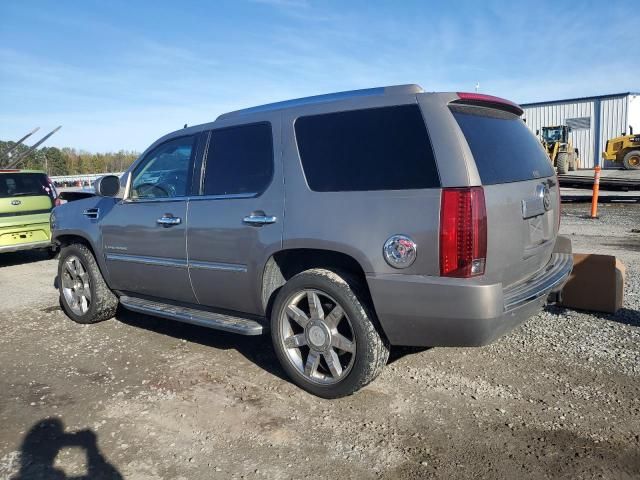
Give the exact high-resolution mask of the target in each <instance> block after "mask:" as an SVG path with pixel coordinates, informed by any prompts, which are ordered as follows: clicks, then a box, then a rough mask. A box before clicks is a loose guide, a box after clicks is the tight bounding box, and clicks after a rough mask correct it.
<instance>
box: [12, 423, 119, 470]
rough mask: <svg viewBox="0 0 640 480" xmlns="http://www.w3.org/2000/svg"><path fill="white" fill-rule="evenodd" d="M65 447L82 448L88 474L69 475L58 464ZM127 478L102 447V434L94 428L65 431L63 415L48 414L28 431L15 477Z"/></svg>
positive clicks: (21, 448)
mask: <svg viewBox="0 0 640 480" xmlns="http://www.w3.org/2000/svg"><path fill="white" fill-rule="evenodd" d="M65 448H79V449H81V450H82V451H83V452H84V454H85V457H86V466H85V469H84V470H85V471H86V475H81V476H77V475H73V476H68V475H67V474H66V472H64V471H63V470H62V469H60V468H58V467H56V466H55V460H56V457H57V456H58V454H59V453H60V452H61V451H62V450H63V449H65ZM122 478H124V477H123V476H122V475H121V474H120V472H118V470H117V469H116V468H115V467H114V466H113V465H111V464H110V463H109V462H108V461H107V460H106V459H105V457H104V455H103V454H102V452H100V449H99V448H98V437H97V435H96V434H95V432H94V431H93V430H91V429H85V430H79V431H76V432H65V428H64V424H63V423H62V421H61V420H60V419H59V418H45V419H43V420H41V421H39V422H37V423H36V424H35V425H34V426H33V427H32V428H31V430H29V431H28V432H27V434H26V435H25V437H24V440H23V441H22V445H21V446H20V471H19V472H18V474H17V475H16V476H14V477H12V479H11V480H31V479H42V480H45V479H46V480H65V479H73V480H85V479H86V480H89V479H92V480H121V479H122Z"/></svg>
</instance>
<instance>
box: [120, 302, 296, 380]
mask: <svg viewBox="0 0 640 480" xmlns="http://www.w3.org/2000/svg"><path fill="white" fill-rule="evenodd" d="M116 319H117V320H119V321H121V322H123V323H126V324H127V325H131V326H133V327H137V328H142V329H144V330H151V331H153V332H156V333H160V334H162V335H168V336H170V337H174V338H178V339H181V340H187V341H189V342H193V343H198V344H200V345H204V346H206V347H211V348H217V349H219V350H228V349H235V350H237V351H238V352H239V353H240V354H242V355H243V356H244V357H245V358H246V359H247V360H249V361H250V362H252V363H255V364H256V365H257V366H259V367H260V368H262V369H264V370H265V371H267V372H269V373H270V374H272V375H274V376H276V377H278V378H280V379H282V380H286V381H289V379H288V377H287V376H286V374H285V372H284V371H283V370H282V368H281V367H280V364H279V362H278V358H277V357H276V354H275V352H274V350H273V347H272V345H271V336H270V335H269V334H268V333H267V334H265V335H260V336H244V335H237V334H233V333H227V332H222V331H220V330H213V329H211V328H205V327H200V326H197V325H191V324H188V323H182V322H177V321H174V320H166V319H163V318H158V317H153V316H150V315H144V314H140V313H135V312H131V311H129V310H126V309H124V308H119V309H118V313H117V315H116Z"/></svg>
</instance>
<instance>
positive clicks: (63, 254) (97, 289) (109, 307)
mask: <svg viewBox="0 0 640 480" xmlns="http://www.w3.org/2000/svg"><path fill="white" fill-rule="evenodd" d="M58 289H59V291H60V305H61V306H62V308H63V310H64V312H65V313H66V314H67V316H68V317H69V318H70V319H71V320H73V321H74V322H77V323H97V322H101V321H103V320H108V319H110V318H113V317H114V315H115V314H116V309H117V308H118V297H116V296H115V295H114V294H113V292H112V291H111V290H110V289H109V287H108V286H107V284H106V282H105V281H104V278H103V277H102V273H101V272H100V268H99V267H98V264H97V262H96V259H95V257H94V256H93V253H92V252H91V250H89V249H88V248H87V247H86V246H85V245H83V244H81V243H72V244H71V245H68V246H66V247H64V248H63V249H62V250H61V251H60V260H59V262H58Z"/></svg>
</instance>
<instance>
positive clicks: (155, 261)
mask: <svg viewBox="0 0 640 480" xmlns="http://www.w3.org/2000/svg"><path fill="white" fill-rule="evenodd" d="M105 258H106V259H107V260H112V261H116V262H131V263H139V264H142V265H153V266H158V267H176V268H186V267H187V261H186V260H179V259H175V258H159V257H143V256H139V255H122V254H120V253H107V254H106V255H105Z"/></svg>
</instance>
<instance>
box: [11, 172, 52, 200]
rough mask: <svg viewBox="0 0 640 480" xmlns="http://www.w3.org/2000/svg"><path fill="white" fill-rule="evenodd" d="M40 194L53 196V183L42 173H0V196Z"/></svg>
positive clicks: (31, 195)
mask: <svg viewBox="0 0 640 480" xmlns="http://www.w3.org/2000/svg"><path fill="white" fill-rule="evenodd" d="M40 195H46V196H48V197H49V198H51V199H52V200H53V199H54V198H55V191H54V189H53V185H51V184H50V183H49V181H48V180H47V176H46V175H44V174H43V173H22V172H16V173H0V198H10V197H33V196H40Z"/></svg>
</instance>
